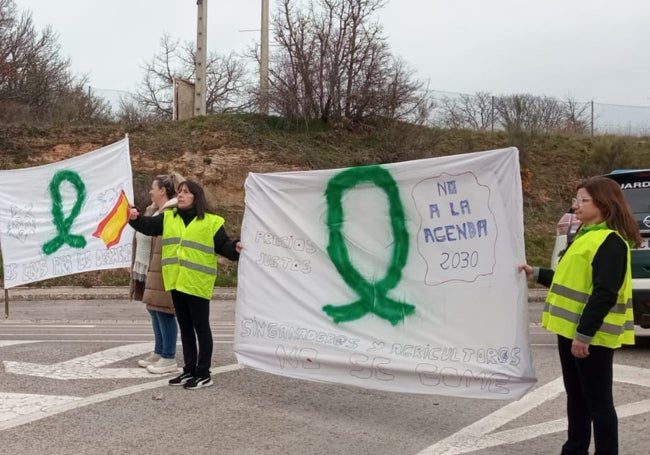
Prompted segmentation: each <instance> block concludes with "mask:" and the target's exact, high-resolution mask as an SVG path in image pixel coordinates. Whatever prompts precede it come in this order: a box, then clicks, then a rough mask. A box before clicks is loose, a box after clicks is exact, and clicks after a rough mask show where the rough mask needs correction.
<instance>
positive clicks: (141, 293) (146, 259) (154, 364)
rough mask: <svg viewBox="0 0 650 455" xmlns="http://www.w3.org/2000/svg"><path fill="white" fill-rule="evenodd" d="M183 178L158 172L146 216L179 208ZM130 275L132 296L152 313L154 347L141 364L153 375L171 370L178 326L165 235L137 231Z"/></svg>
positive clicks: (152, 184) (172, 369) (174, 367)
mask: <svg viewBox="0 0 650 455" xmlns="http://www.w3.org/2000/svg"><path fill="white" fill-rule="evenodd" d="M182 180H183V179H182V178H181V177H180V176H179V175H178V174H172V175H171V176H170V175H158V176H156V177H155V178H154V179H153V181H152V182H151V189H150V190H149V195H150V197H151V202H152V204H151V205H150V206H149V207H147V209H146V210H145V215H147V216H153V215H158V214H159V213H162V212H164V211H166V210H171V209H172V208H175V207H176V203H177V202H176V187H177V185H178V183H180V182H181V181H182ZM133 245H134V247H133V261H132V267H131V270H132V274H131V298H132V299H133V300H141V301H142V302H143V303H144V304H145V305H146V308H147V311H148V312H149V315H150V316H151V325H152V328H153V333H154V350H153V351H152V352H151V353H150V354H149V355H148V356H147V357H146V358H144V359H141V360H138V365H139V366H141V367H143V368H146V369H147V371H149V372H150V373H153V374H165V373H172V372H174V371H176V370H177V369H178V364H177V363H176V340H177V338H178V325H177V324H176V316H175V312H174V304H173V302H172V298H171V294H170V293H169V292H166V291H165V287H164V285H163V279H162V265H161V254H162V238H161V237H160V236H157V237H149V236H146V235H144V234H141V233H140V232H136V233H135V239H134V242H133Z"/></svg>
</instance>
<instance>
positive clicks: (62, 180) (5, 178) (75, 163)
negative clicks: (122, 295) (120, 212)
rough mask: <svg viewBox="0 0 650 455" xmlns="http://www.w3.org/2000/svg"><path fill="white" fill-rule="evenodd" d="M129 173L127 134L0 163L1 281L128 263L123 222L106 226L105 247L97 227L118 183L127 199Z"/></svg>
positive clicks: (129, 233) (128, 237)
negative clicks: (29, 163)
mask: <svg viewBox="0 0 650 455" xmlns="http://www.w3.org/2000/svg"><path fill="white" fill-rule="evenodd" d="M132 179H133V178H132V174H131V158H130V156H129V141H128V138H125V139H123V140H121V141H119V142H116V143H114V144H111V145H108V146H106V147H103V148H100V149H98V150H95V151H92V152H89V153H86V154H84V155H80V156H77V157H74V158H70V159H67V160H63V161H59V162H58V163H53V164H48V165H45V166H38V167H31V168H24V169H15V170H7V171H0V241H1V247H2V262H3V271H4V287H5V288H12V287H15V286H20V285H23V284H27V283H31V282H34V281H40V280H45V279H48V278H54V277H58V276H63V275H70V274H74V273H79V272H88V271H91V270H101V269H114V268H119V267H130V266H131V243H132V239H133V230H132V229H131V227H130V226H128V225H127V226H126V228H124V231H121V230H120V229H117V230H116V229H113V231H112V232H110V233H111V234H113V236H114V237H115V239H114V240H115V241H116V243H115V244H112V245H111V246H110V248H109V247H107V244H108V242H107V240H106V239H102V238H100V237H98V236H96V235H97V230H98V227H100V225H102V221H103V220H104V218H105V217H106V216H107V215H108V214H110V213H111V211H112V210H113V209H115V208H116V203H118V202H119V201H120V200H121V199H120V194H121V191H124V193H125V194H126V196H127V198H128V199H129V200H133V184H132V181H133V180H132ZM102 226H106V224H104V225H102ZM110 227H111V226H110V225H109V226H108V228H110ZM113 227H114V226H113ZM117 227H118V228H119V227H120V226H117ZM120 232H121V237H120V236H119V235H118V234H119V233H120Z"/></svg>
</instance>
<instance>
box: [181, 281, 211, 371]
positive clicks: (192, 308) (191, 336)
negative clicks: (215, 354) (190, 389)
mask: <svg viewBox="0 0 650 455" xmlns="http://www.w3.org/2000/svg"><path fill="white" fill-rule="evenodd" d="M172 300H173V302H174V309H175V310H176V319H177V320H178V327H179V328H180V330H181V342H182V343H183V361H184V362H185V365H184V367H183V371H184V372H185V373H192V374H193V375H194V376H200V377H207V376H209V375H210V365H211V363H212V330H211V329H210V301H209V300H208V299H204V298H201V297H197V296H195V295H189V294H185V293H184V292H180V291H172ZM197 342H198V346H197Z"/></svg>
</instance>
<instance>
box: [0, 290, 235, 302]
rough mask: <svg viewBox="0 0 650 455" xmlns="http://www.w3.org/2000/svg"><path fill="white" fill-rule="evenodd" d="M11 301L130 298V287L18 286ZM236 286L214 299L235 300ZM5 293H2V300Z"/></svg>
mask: <svg viewBox="0 0 650 455" xmlns="http://www.w3.org/2000/svg"><path fill="white" fill-rule="evenodd" d="M8 294H9V302H12V301H13V302H20V301H29V300H130V298H131V297H130V294H129V288H128V287H126V286H97V287H93V288H84V287H76V286H57V287H50V288H30V287H16V288H11V289H8ZM236 297H237V291H236V288H215V290H214V293H213V294H212V299H213V300H234V299H235V298H236ZM4 300H5V294H4V292H2V293H0V302H4Z"/></svg>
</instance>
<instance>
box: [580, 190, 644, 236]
mask: <svg viewBox="0 0 650 455" xmlns="http://www.w3.org/2000/svg"><path fill="white" fill-rule="evenodd" d="M580 188H584V189H585V190H586V191H587V193H589V195H590V196H591V198H592V201H593V203H594V204H595V205H596V207H598V209H600V212H601V213H602V214H603V218H604V219H605V223H606V224H607V227H608V228H610V229H614V230H615V231H617V232H618V233H619V234H621V236H622V237H623V238H624V239H625V240H627V241H628V242H630V243H631V244H632V246H634V247H637V248H638V247H639V246H640V245H641V234H640V232H639V225H638V224H637V222H636V219H635V218H634V214H633V213H632V210H631V209H630V206H629V204H628V203H627V200H626V199H625V195H624V194H623V190H622V189H621V186H620V185H619V184H618V183H616V182H615V181H614V180H612V179H610V178H607V177H592V178H590V179H587V180H585V181H583V182H581V183H580V184H579V185H578V188H577V189H580Z"/></svg>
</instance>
